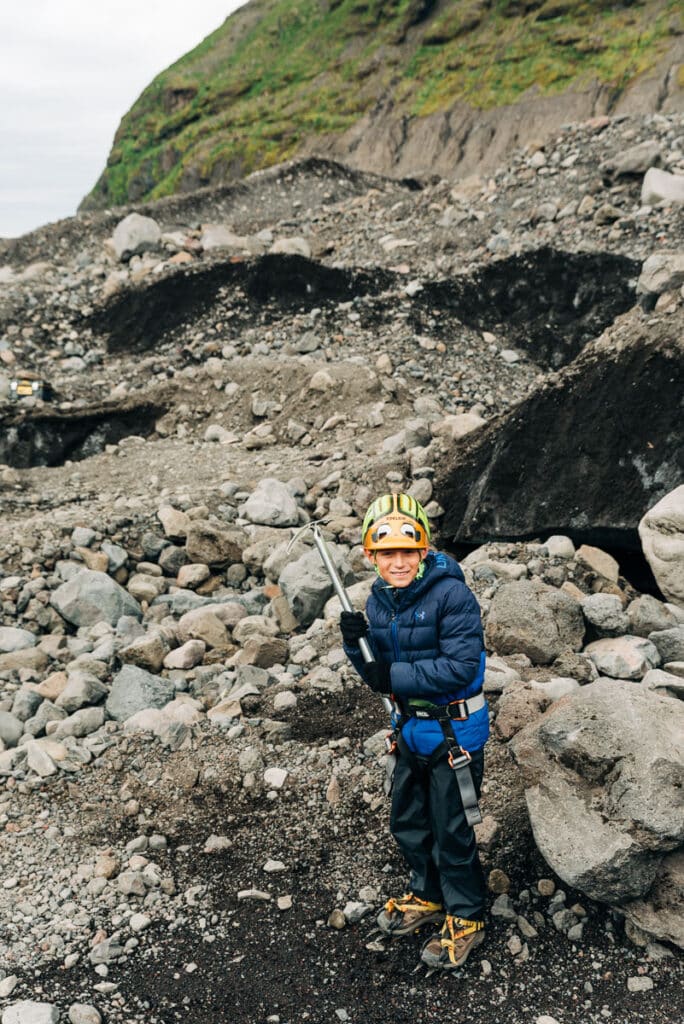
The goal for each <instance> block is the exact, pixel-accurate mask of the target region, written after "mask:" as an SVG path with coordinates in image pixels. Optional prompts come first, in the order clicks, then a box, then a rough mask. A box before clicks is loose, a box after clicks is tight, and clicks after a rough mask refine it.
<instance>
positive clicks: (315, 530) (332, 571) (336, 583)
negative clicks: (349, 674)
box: [293, 523, 397, 715]
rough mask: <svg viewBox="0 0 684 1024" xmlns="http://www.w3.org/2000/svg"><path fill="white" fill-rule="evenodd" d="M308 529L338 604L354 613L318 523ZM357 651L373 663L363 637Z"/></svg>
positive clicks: (389, 704) (384, 700)
mask: <svg viewBox="0 0 684 1024" xmlns="http://www.w3.org/2000/svg"><path fill="white" fill-rule="evenodd" d="M309 529H310V530H311V533H312V534H313V539H314V544H315V545H316V547H317V548H318V553H319V555H320V556H321V561H322V562H323V565H324V566H325V569H326V572H327V573H328V576H329V577H330V580H331V582H332V585H333V588H334V590H335V593H336V594H337V596H338V598H339V601H340V604H341V605H342V608H343V609H344V611H345V612H353V611H354V606H353V605H352V603H351V601H350V600H349V597H348V595H347V591H346V590H345V589H344V585H343V583H342V580H341V579H340V577H339V574H338V572H337V566H336V565H335V563H334V562H333V560H332V558H331V557H330V552H329V551H328V546H327V544H326V543H325V540H324V538H323V534H322V533H321V531H320V528H319V526H318V523H311V524H309ZM293 539H294V538H293ZM359 650H360V651H361V656H362V658H363V660H364V662H365V663H366V665H370V664H371V663H372V662H374V661H375V656H374V655H373V652H372V650H371V649H370V644H369V643H368V641H367V640H366V638H365V637H361V638H360V640H359ZM382 703H383V705H384V707H385V710H386V711H387V713H388V714H390V715H391V714H392V713H393V712H396V710H397V709H396V707H395V706H394V705H393V704H392V701H391V700H388V698H387V697H383V698H382Z"/></svg>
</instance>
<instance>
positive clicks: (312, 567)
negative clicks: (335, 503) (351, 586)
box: [278, 544, 355, 626]
mask: <svg viewBox="0 0 684 1024" xmlns="http://www.w3.org/2000/svg"><path fill="white" fill-rule="evenodd" d="M328 550H329V552H330V557H331V558H332V560H333V563H334V564H335V566H336V568H337V571H338V573H339V575H340V578H341V580H342V583H343V584H348V583H353V582H354V578H355V577H354V574H353V572H352V571H351V569H350V568H349V565H348V564H347V562H346V557H345V556H346V550H345V549H344V548H341V547H338V546H337V545H336V544H329V545H328ZM278 585H279V587H280V589H281V590H282V592H283V594H284V595H285V597H286V599H287V603H288V604H289V606H290V609H291V611H292V614H293V615H294V617H295V618H296V619H297V621H298V622H299V623H300V624H301V625H302V626H309V625H311V623H312V622H313V620H314V619H316V618H318V616H319V615H320V614H321V612H322V611H323V608H324V607H325V602H326V601H327V600H328V598H329V597H330V596H331V595H332V593H333V585H332V583H331V582H330V577H329V576H328V573H327V572H326V570H325V567H324V566H323V563H322V562H321V557H320V555H319V554H318V551H317V550H316V549H315V548H310V549H309V550H308V551H306V552H305V553H304V554H303V555H300V557H299V558H298V559H297V560H296V561H294V562H290V563H289V564H288V565H286V566H285V568H284V569H283V571H282V572H281V574H280V576H279V577H278Z"/></svg>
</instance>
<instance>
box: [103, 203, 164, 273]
mask: <svg viewBox="0 0 684 1024" xmlns="http://www.w3.org/2000/svg"><path fill="white" fill-rule="evenodd" d="M160 241H161V229H160V227H159V225H158V224H157V222H156V220H153V219H152V218H151V217H143V216H141V215H140V214H139V213H129V214H128V216H127V217H124V219H123V220H121V221H119V223H118V224H117V226H116V227H115V229H114V234H113V235H112V244H113V245H114V251H115V252H116V255H117V257H118V259H120V260H121V261H122V262H123V263H125V262H126V261H127V260H129V259H130V258H131V256H136V255H137V254H138V253H142V252H148V251H149V250H151V249H156V248H157V247H158V245H159V243H160Z"/></svg>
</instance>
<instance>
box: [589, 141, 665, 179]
mask: <svg viewBox="0 0 684 1024" xmlns="http://www.w3.org/2000/svg"><path fill="white" fill-rule="evenodd" d="M662 161H663V154H662V148H661V144H660V142H659V141H658V140H657V139H646V141H645V142H639V143H637V145H636V146H630V147H629V148H628V149H624V150H622V151H621V152H619V153H618V154H617V156H614V157H611V158H610V159H609V160H604V161H603V163H601V164H600V165H599V171H600V172H601V174H602V175H603V176H604V177H605V178H607V179H608V180H609V181H614V180H615V179H617V178H622V177H636V176H638V175H642V174H645V173H646V171H648V170H649V168H650V167H654V166H655V165H660V164H662Z"/></svg>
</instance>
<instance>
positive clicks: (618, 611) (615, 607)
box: [580, 594, 629, 637]
mask: <svg viewBox="0 0 684 1024" xmlns="http://www.w3.org/2000/svg"><path fill="white" fill-rule="evenodd" d="M580 604H581V605H582V613H583V615H584V617H585V619H586V620H587V622H588V623H589V624H590V625H591V626H593V627H594V632H595V633H597V634H598V635H599V636H602V637H605V636H620V635H621V634H623V633H628V632H629V619H628V618H627V615H626V614H625V612H624V611H623V608H622V601H621V600H620V598H619V597H618V596H617V594H589V595H588V596H587V597H585V598H583V599H582V601H581V602H580Z"/></svg>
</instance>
